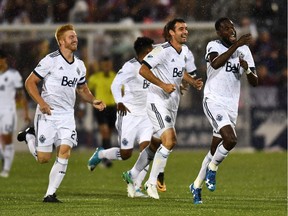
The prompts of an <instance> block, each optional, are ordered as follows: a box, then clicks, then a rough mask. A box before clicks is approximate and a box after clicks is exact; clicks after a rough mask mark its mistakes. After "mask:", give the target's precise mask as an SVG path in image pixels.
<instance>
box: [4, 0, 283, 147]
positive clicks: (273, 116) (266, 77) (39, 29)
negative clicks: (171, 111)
mask: <svg viewBox="0 0 288 216" xmlns="http://www.w3.org/2000/svg"><path fill="white" fill-rule="evenodd" d="M221 16H228V17H229V18H231V19H232V21H233V22H234V23H235V24H236V26H237V29H238V30H239V34H241V33H243V32H247V31H249V32H251V33H252V35H253V39H254V40H253V43H252V44H251V46H250V48H251V50H252V53H253V55H254V59H255V62H256V65H257V71H258V76H259V80H260V85H259V87H257V88H253V89H252V88H249V86H248V85H247V83H246V80H245V78H244V79H242V81H243V87H242V95H241V99H240V109H239V118H238V125H237V133H238V137H239V138H238V142H239V143H238V146H237V148H251V147H252V149H259V150H262V149H265V150H275V149H276V150H279V149H280V150H283V149H285V150H287V1H283V0H282V1H281V0H269V1H265V0H253V1H252V0H251V1H249V0H241V1H239V0H238V1H237V0H231V1H224V0H215V1H211V0H203V1H195V0H179V1H175V0H159V1H151V0H146V1H135V0H107V1H105V0H102V1H101V0H98V1H97V0H86V1H84V0H51V1H49V0H37V1H36V0H35V1H34V0H32V1H31V0H1V1H0V48H2V49H4V50H6V51H8V52H9V53H10V63H11V65H12V66H13V67H15V68H16V69H18V70H19V71H20V73H21V74H22V76H23V79H25V78H26V77H27V76H28V75H29V73H30V72H31V71H32V70H33V69H34V68H35V66H36V64H37V63H38V62H39V60H40V59H41V58H43V57H44V56H45V55H46V54H47V53H49V52H51V51H53V50H55V49H57V45H56V42H55V39H54V37H53V35H54V32H55V29H56V27H57V26H59V25H60V24H62V23H67V22H69V23H73V24H74V25H75V27H76V31H77V33H78V36H79V50H78V51H77V55H79V57H80V58H81V59H83V60H84V61H85V63H86V66H87V69H88V76H89V74H90V73H91V71H92V70H96V69H97V67H98V64H97V62H98V60H99V59H100V57H101V56H103V55H110V56H111V57H112V58H113V62H114V69H115V70H116V71H118V70H119V69H120V67H121V66H122V64H123V63H124V62H125V61H127V60H128V59H129V58H131V57H133V55H134V52H133V41H134V40H135V39H136V37H137V36H141V35H145V36H149V37H152V38H153V39H154V40H155V42H157V43H160V42H163V39H162V37H161V32H162V28H163V26H164V25H165V23H166V21H167V20H169V19H170V18H173V17H182V18H184V19H185V20H186V21H187V23H188V28H189V32H190V36H189V42H188V46H189V47H190V49H191V50H192V51H193V53H194V56H195V60H196V65H197V67H198V76H199V77H202V78H203V79H204V80H205V67H206V65H205V61H204V53H205V47H206V44H207V42H208V41H209V40H211V39H213V38H216V34H215V30H214V22H215V20H216V19H218V18H219V17H221ZM202 94H203V91H201V92H197V91H194V90H193V89H191V88H190V89H189V91H188V92H187V93H186V94H185V95H184V96H183V98H182V100H181V104H180V110H179V114H178V119H177V125H176V127H177V131H178V140H179V145H178V146H177V148H181V147H192V148H208V146H209V143H210V139H211V128H210V125H209V123H208V121H207V120H206V117H205V116H204V114H203V111H202V105H201V100H202ZM104 100H105V99H104ZM0 101H1V99H0ZM30 107H31V117H33V110H34V108H35V103H34V102H33V101H31V99H30ZM81 109H82V110H81ZM76 110H77V112H76V116H77V128H78V134H79V147H81V146H82V147H93V148H94V147H96V146H97V145H98V143H99V137H98V136H99V134H98V133H97V122H95V121H93V119H92V115H91V107H89V106H88V107H84V109H83V107H82V106H78V105H77V109H76ZM18 114H19V118H18V122H19V125H18V129H21V128H23V127H25V125H24V123H23V122H22V118H21V110H20V111H19V113H18ZM113 141H114V142H113V144H114V145H117V142H116V133H114V135H113ZM16 149H17V150H22V149H25V150H26V148H25V146H24V145H17V148H16Z"/></svg>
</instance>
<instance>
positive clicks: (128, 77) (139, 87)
mask: <svg viewBox="0 0 288 216" xmlns="http://www.w3.org/2000/svg"><path fill="white" fill-rule="evenodd" d="M140 67H141V63H140V62H139V61H138V60H137V59H136V58H133V59H131V60H130V61H128V62H126V63H125V64H124V65H123V67H122V68H121V69H120V70H119V71H118V73H117V75H116V77H115V78H114V80H113V83H112V85H111V91H112V94H113V96H114V99H115V101H116V103H119V102H122V103H123V104H124V105H125V106H126V107H127V108H128V109H129V110H130V112H131V115H147V114H146V111H145V110H146V99H147V90H148V87H149V85H150V82H148V81H147V80H146V79H144V78H143V77H142V76H141V75H140V74H139V69H140ZM122 86H124V95H123V96H122V91H121V89H122Z"/></svg>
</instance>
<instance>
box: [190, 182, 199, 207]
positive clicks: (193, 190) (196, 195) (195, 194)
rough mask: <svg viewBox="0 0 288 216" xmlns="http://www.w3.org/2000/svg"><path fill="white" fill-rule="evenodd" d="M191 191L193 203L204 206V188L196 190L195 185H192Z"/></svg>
mask: <svg viewBox="0 0 288 216" xmlns="http://www.w3.org/2000/svg"><path fill="white" fill-rule="evenodd" d="M189 189H190V191H191V193H192V195H193V203H194V204H202V199H201V191H202V188H194V184H193V183H192V184H191V185H190V186H189Z"/></svg>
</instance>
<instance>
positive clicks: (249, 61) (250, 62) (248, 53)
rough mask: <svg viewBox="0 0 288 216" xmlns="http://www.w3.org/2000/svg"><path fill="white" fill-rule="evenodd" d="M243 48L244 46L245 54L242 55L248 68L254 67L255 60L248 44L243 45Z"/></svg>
mask: <svg viewBox="0 0 288 216" xmlns="http://www.w3.org/2000/svg"><path fill="white" fill-rule="evenodd" d="M245 48H246V54H245V55H244V60H245V61H247V64H248V67H249V68H255V62H254V59H253V56H252V53H251V51H250V49H249V47H248V46H245Z"/></svg>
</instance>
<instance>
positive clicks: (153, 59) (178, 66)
mask: <svg viewBox="0 0 288 216" xmlns="http://www.w3.org/2000/svg"><path fill="white" fill-rule="evenodd" d="M143 62H144V64H146V65H147V66H148V67H149V68H150V69H152V71H153V73H154V75H155V76H156V77H158V78H159V79H160V80H162V81H163V82H164V83H170V84H175V85H176V90H175V91H174V92H172V93H171V94H168V93H166V92H165V91H164V90H163V89H161V88H160V87H158V86H156V85H154V84H152V83H151V85H150V87H149V90H148V95H147V102H149V103H157V104H159V103H162V104H163V105H164V106H165V107H167V108H168V109H170V110H173V111H177V110H178V106H179V100H180V84H181V82H182V78H183V75H184V72H185V71H187V72H188V73H189V72H192V71H194V70H196V66H195V63H194V56H193V54H192V52H191V51H190V50H189V49H188V47H187V46H186V45H183V46H182V50H181V52H180V53H178V52H177V51H176V49H175V48H174V47H173V46H172V45H171V44H170V43H169V42H165V43H163V44H161V45H159V46H157V47H156V48H154V49H153V50H152V51H151V52H150V53H149V54H148V55H146V56H145V58H144V61H143Z"/></svg>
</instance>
